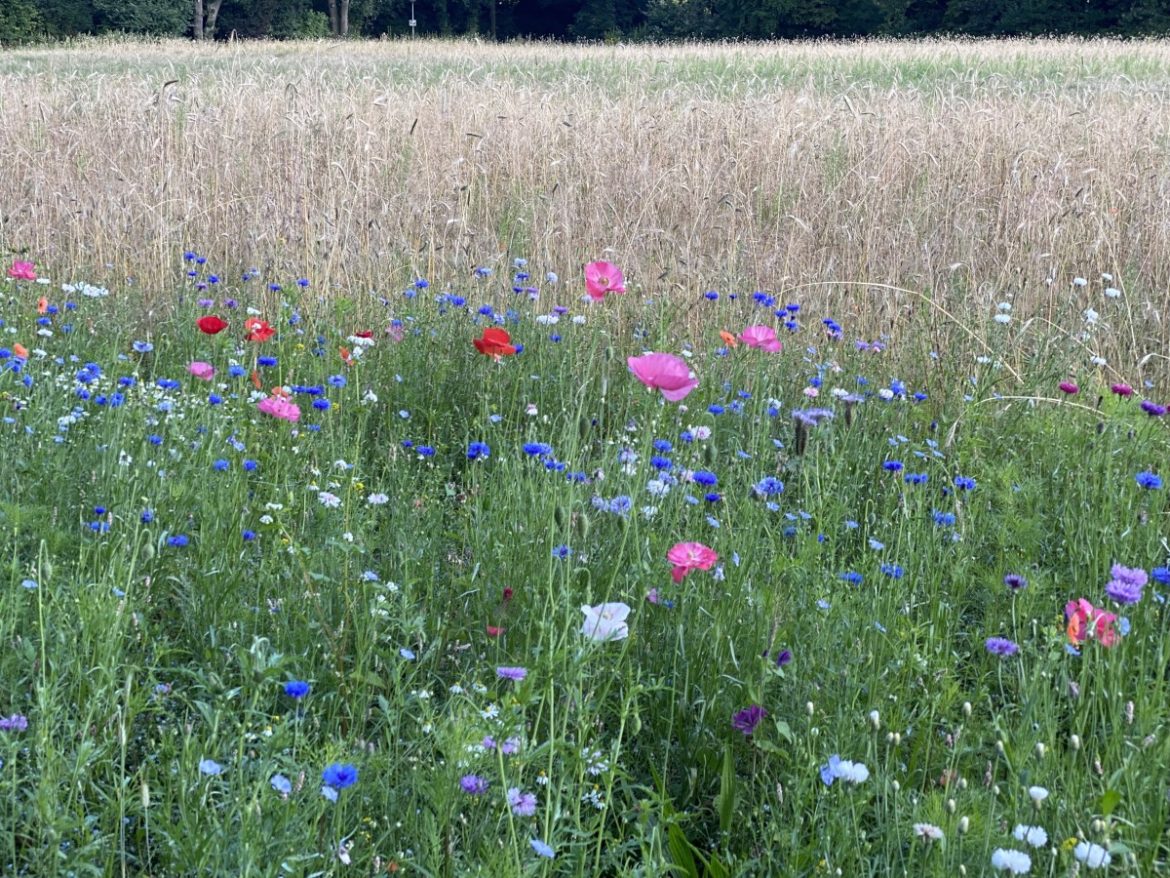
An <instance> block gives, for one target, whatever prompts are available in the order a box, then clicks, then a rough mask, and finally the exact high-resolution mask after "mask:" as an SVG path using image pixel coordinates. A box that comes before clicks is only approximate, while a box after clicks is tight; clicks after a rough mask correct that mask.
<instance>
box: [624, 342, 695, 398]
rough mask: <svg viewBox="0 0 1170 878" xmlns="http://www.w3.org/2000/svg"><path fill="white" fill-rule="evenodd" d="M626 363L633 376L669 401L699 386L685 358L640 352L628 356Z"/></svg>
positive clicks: (683, 395)
mask: <svg viewBox="0 0 1170 878" xmlns="http://www.w3.org/2000/svg"><path fill="white" fill-rule="evenodd" d="M626 363H628V364H629V366H630V371H631V372H633V373H634V377H635V378H637V379H638V380H639V381H641V382H642V383H643V384H645V385H646V386H647V387H649V388H650V389H651V390H660V391H662V395H663V396H664V397H666V399H668V400H669V401H670V402H678V401H679V400H681V399H685V398H686V396H687V394H688V393H690V392H691V391H692V390H694V389H695V388H696V387H698V386H699V379H698V378H696V377H695V373H694V372H692V371H691V370H690V367H689V366H687V364H686V360H684V359H682V358H681V357H676V356H675V355H674V354H642V355H641V356H640V357H629V358H628V359H627V360H626Z"/></svg>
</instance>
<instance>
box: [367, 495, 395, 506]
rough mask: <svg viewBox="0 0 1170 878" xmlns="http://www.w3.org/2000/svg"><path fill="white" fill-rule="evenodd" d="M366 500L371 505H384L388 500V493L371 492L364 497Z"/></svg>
mask: <svg viewBox="0 0 1170 878" xmlns="http://www.w3.org/2000/svg"><path fill="white" fill-rule="evenodd" d="M366 502H367V503H368V504H370V505H371V506H385V505H386V504H387V503H389V502H390V496H389V495H388V494H381V493H379V494H371V495H370V496H368V497H367V498H366Z"/></svg>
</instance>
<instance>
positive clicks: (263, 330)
mask: <svg viewBox="0 0 1170 878" xmlns="http://www.w3.org/2000/svg"><path fill="white" fill-rule="evenodd" d="M244 329H246V330H247V331H248V332H247V334H246V335H245V336H244V341H268V339H270V338H272V336H274V335H276V330H275V329H273V328H272V327H271V326H269V325H268V321H266V320H261V319H260V318H259V317H249V318H248V319H247V320H245V321H244Z"/></svg>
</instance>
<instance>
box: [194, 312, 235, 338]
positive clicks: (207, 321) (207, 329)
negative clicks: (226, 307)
mask: <svg viewBox="0 0 1170 878" xmlns="http://www.w3.org/2000/svg"><path fill="white" fill-rule="evenodd" d="M195 325H196V326H198V327H199V331H200V332H202V333H203V334H205V335H215V334H217V333H220V332H223V331H224V330H225V329H227V326H228V325H227V321H226V320H224V319H222V318H220V317H216V316H215V315H214V314H208V315H207V316H206V317H200V318H199V319H198V320H196V321H195Z"/></svg>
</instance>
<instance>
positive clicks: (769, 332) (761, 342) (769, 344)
mask: <svg viewBox="0 0 1170 878" xmlns="http://www.w3.org/2000/svg"><path fill="white" fill-rule="evenodd" d="M739 340H740V341H742V342H743V343H744V344H745V345H747V346H748V347H749V348H759V349H760V350H762V351H767V352H768V353H770V354H775V353H779V352H780V351H782V350H784V345H782V344H781V343H780V339H778V338H776V330H774V329H773V328H772V327H771V326H748V327H746V328H745V329H744V331H743V332H741V333H740V335H739Z"/></svg>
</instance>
